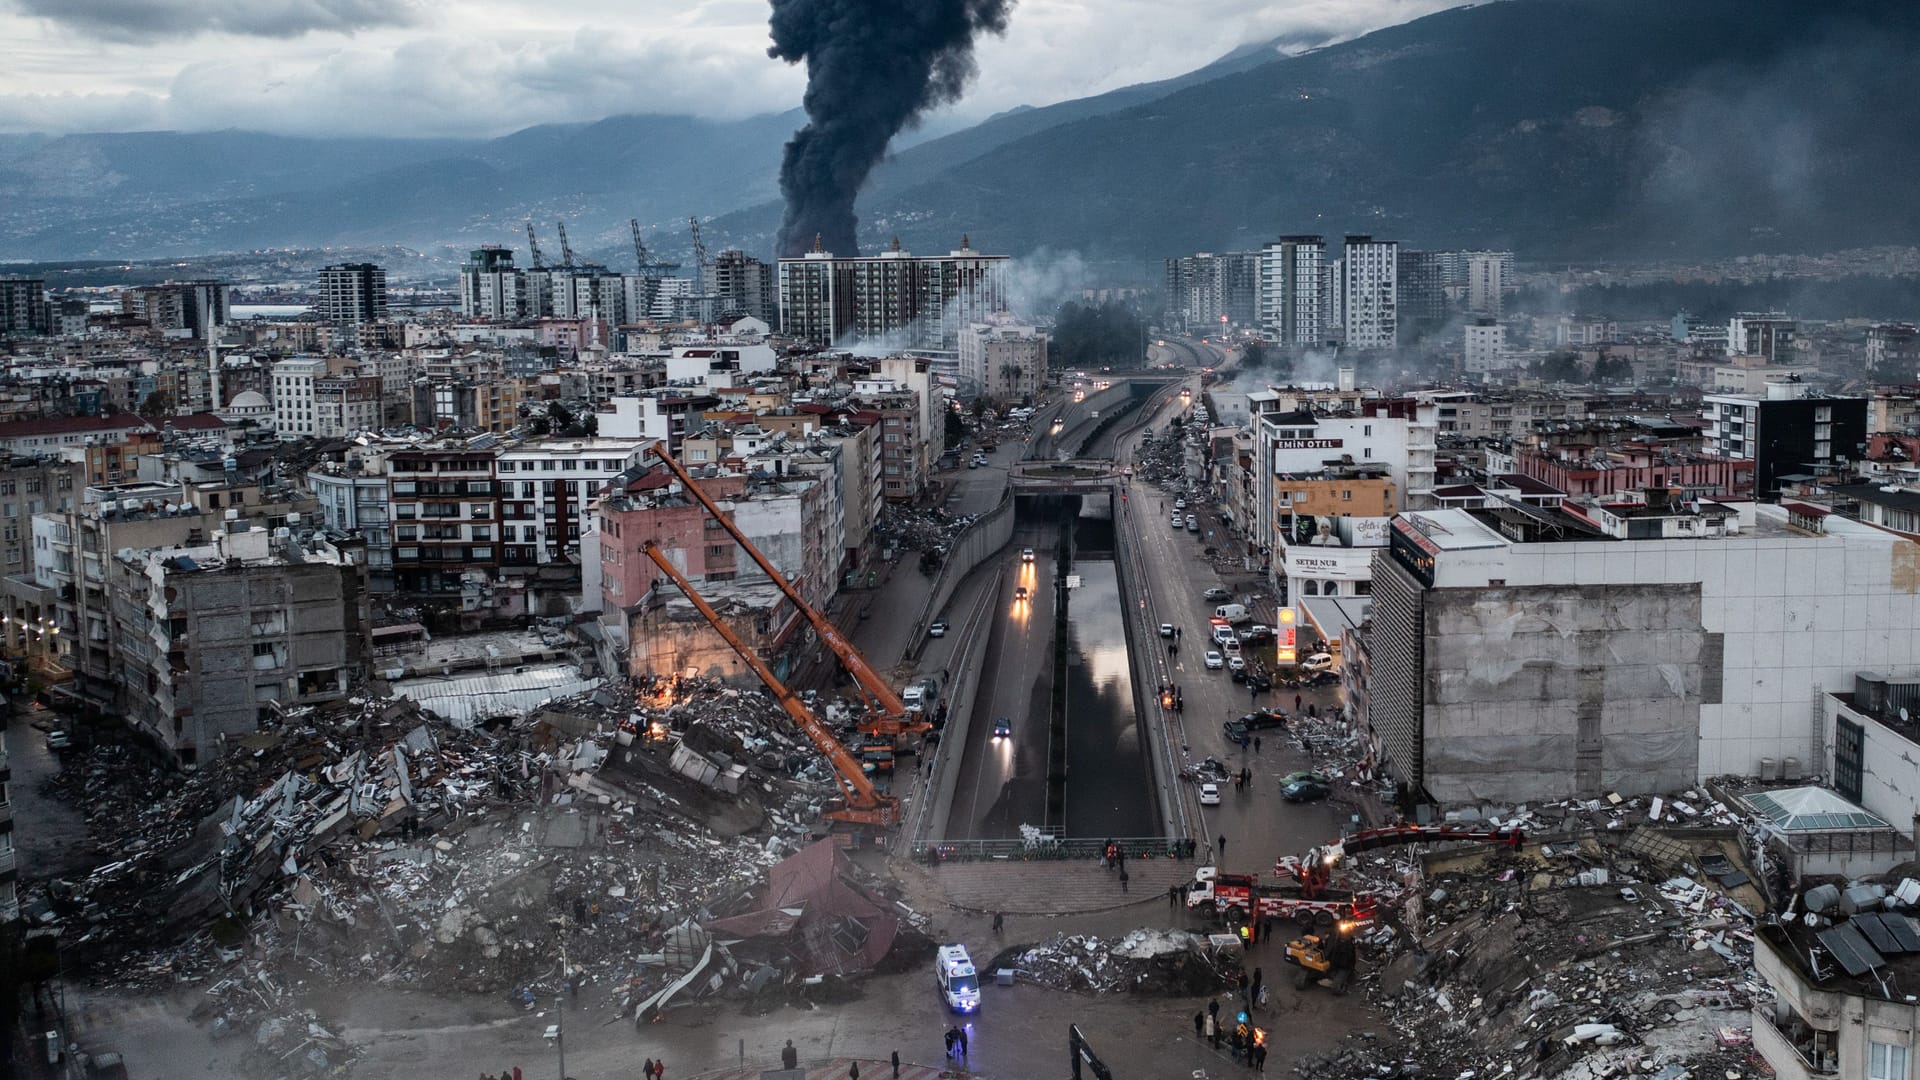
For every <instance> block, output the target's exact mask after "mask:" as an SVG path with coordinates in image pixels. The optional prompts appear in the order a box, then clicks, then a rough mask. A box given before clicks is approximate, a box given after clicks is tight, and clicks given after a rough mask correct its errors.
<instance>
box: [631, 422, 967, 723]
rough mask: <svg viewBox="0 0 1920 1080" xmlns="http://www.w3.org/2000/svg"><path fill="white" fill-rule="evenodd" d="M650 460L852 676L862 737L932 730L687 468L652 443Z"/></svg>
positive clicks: (664, 448) (660, 444) (662, 448)
mask: <svg viewBox="0 0 1920 1080" xmlns="http://www.w3.org/2000/svg"><path fill="white" fill-rule="evenodd" d="M653 454H654V456H655V457H657V458H659V459H660V460H661V462H662V463H664V464H665V465H666V467H667V468H668V469H670V470H672V471H673V475H674V476H675V477H677V478H678V479H679V481H680V486H681V487H683V488H685V489H686V491H687V494H689V495H691V496H693V497H694V498H695V499H698V500H699V502H700V505H701V506H702V507H705V508H706V511H707V514H708V515H709V516H711V517H712V518H713V520H715V521H717V522H719V523H720V527H721V528H723V529H725V530H727V533H728V535H730V536H732V537H733V541H734V543H736V544H739V545H740V547H741V548H742V550H744V551H746V553H747V554H748V555H750V556H752V557H753V561H754V562H755V563H757V564H758V565H759V567H760V570H761V572H762V573H764V574H766V575H767V577H768V578H769V579H771V580H772V581H773V583H774V585H775V586H776V587H778V588H779V590H780V591H781V592H782V593H784V594H785V595H786V597H787V599H788V600H790V601H792V602H793V606H794V607H796V608H798V609H799V610H800V613H801V614H803V615H805V616H806V617H807V621H808V622H810V623H812V624H813V632H814V633H815V634H818V635H819V636H820V640H821V641H822V642H824V643H825V644H826V646H827V648H829V649H832V650H833V655H835V656H836V657H839V659H840V666H842V667H844V668H846V669H847V674H849V675H851V676H853V681H854V684H855V685H856V686H857V687H858V688H859V692H860V697H861V700H862V701H863V702H864V703H865V705H866V716H865V718H863V719H862V720H861V721H860V730H861V731H862V732H864V733H866V734H868V735H884V736H889V737H893V738H898V737H899V736H902V735H918V734H920V733H922V732H926V731H932V730H933V725H932V724H931V723H929V722H928V721H927V720H926V719H925V718H924V717H912V718H910V717H909V716H908V715H907V707H906V706H905V705H904V704H902V703H901V701H900V695H898V694H896V693H894V692H893V688H892V687H891V686H888V685H887V681H886V680H885V679H883V678H881V677H880V673H879V672H877V671H875V670H873V667H872V666H871V665H870V664H868V663H867V658H866V657H864V656H862V655H860V650H859V649H857V648H855V647H854V644H853V642H851V641H848V640H847V639H846V636H845V635H844V634H842V633H841V632H840V628H839V627H837V626H835V625H833V623H832V622H831V621H830V620H829V619H828V618H827V617H826V616H825V615H822V614H820V613H819V612H818V611H815V610H814V607H813V605H812V604H809V603H807V598H806V597H804V596H801V595H800V590H798V589H796V588H794V587H793V584H792V582H789V581H788V580H787V578H786V575H785V574H782V573H781V572H780V569H779V567H776V566H774V565H773V563H772V562H771V561H769V560H768V559H767V557H766V556H765V555H762V554H760V549H759V548H756V547H754V546H753V541H751V540H749V539H747V536H746V534H745V533H743V532H741V531H740V529H739V527H738V526H736V525H734V523H733V519H731V518H729V517H727V515H725V514H723V513H721V512H720V507H718V506H716V505H715V504H714V501H713V500H712V499H709V498H708V497H707V493H706V492H705V491H702V490H701V488H700V485H699V484H697V483H695V482H694V479H693V476H692V474H690V473H688V472H687V470H686V467H685V466H683V465H681V464H680V463H679V462H678V461H675V460H674V459H673V455H671V454H669V453H668V452H667V448H666V445H665V444H664V443H656V444H655V445H654V448H653Z"/></svg>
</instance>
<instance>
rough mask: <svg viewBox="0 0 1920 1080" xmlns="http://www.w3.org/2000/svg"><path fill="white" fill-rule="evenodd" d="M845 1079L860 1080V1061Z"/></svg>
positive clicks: (848, 1067)
mask: <svg viewBox="0 0 1920 1080" xmlns="http://www.w3.org/2000/svg"><path fill="white" fill-rule="evenodd" d="M563 1080H564V1078H563ZM847 1080H860V1063H859V1062H857V1061H856V1062H854V1063H853V1064H851V1065H849V1066H847Z"/></svg>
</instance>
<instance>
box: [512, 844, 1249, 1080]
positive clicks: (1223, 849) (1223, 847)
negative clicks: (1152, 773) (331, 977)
mask: <svg viewBox="0 0 1920 1080" xmlns="http://www.w3.org/2000/svg"><path fill="white" fill-rule="evenodd" d="M1220 857H1221V858H1223V859H1224V858H1226V857H1227V834H1226V833H1221V834H1220ZM514 1080H520V1078H519V1077H517V1076H516V1077H514Z"/></svg>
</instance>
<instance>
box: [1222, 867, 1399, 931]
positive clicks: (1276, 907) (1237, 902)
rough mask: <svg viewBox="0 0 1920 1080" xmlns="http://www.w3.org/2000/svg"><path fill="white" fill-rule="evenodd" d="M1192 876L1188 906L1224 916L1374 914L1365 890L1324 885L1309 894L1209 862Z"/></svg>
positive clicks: (1335, 918)
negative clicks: (1227, 871) (1218, 868)
mask: <svg viewBox="0 0 1920 1080" xmlns="http://www.w3.org/2000/svg"><path fill="white" fill-rule="evenodd" d="M1193 877H1194V880H1193V881H1192V883H1190V884H1189V885H1188V886H1187V907H1188V908H1190V909H1195V910H1206V911H1213V912H1216V913H1218V914H1219V915H1220V916H1222V917H1223V918H1224V917H1229V916H1235V915H1237V917H1239V918H1242V919H1246V920H1248V921H1251V920H1252V919H1254V918H1256V917H1259V918H1272V919H1293V918H1310V919H1314V920H1317V921H1327V922H1368V921H1370V920H1371V919H1373V917H1374V914H1375V908H1376V903H1375V900H1374V898H1373V897H1372V896H1371V895H1368V894H1366V893H1351V892H1345V891H1341V890H1332V889H1327V890H1322V891H1321V892H1320V893H1319V894H1318V895H1309V894H1308V892H1307V891H1306V890H1305V889H1303V888H1301V887H1300V885H1299V884H1298V883H1295V882H1284V883H1272V882H1262V881H1261V880H1260V877H1259V875H1258V874H1221V873H1217V872H1216V871H1215V869H1214V868H1213V867H1211V866H1203V867H1201V868H1200V869H1198V870H1196V871H1194V873H1193Z"/></svg>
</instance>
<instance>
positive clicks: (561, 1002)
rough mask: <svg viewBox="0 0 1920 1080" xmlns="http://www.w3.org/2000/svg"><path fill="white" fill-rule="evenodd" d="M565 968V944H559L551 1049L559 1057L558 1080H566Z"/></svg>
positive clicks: (566, 976)
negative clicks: (558, 983) (558, 988)
mask: <svg viewBox="0 0 1920 1080" xmlns="http://www.w3.org/2000/svg"><path fill="white" fill-rule="evenodd" d="M569 970H570V969H569V968H568V967H567V944H566V942H564V941H562V942H561V943H560V980H561V984H562V991H563V993H562V996H560V997H557V998H554V999H553V1048H554V1049H555V1050H556V1051H558V1052H559V1055H560V1080H567V999H566V997H565V994H564V990H565V983H566V980H567V979H568V977H569V974H568V972H569Z"/></svg>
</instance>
